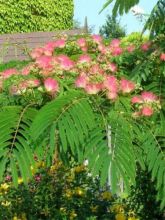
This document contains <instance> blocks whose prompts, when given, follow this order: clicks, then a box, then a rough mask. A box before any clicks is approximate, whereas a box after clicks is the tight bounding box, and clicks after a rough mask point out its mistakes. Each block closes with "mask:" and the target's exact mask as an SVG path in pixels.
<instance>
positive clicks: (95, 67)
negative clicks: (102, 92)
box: [89, 64, 104, 77]
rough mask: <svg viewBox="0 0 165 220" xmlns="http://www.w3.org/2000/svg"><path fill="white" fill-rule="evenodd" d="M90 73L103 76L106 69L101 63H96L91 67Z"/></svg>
mask: <svg viewBox="0 0 165 220" xmlns="http://www.w3.org/2000/svg"><path fill="white" fill-rule="evenodd" d="M89 73H90V75H97V76H98V77H101V76H102V75H103V74H104V70H103V69H102V68H101V67H100V65H99V64H94V65H92V66H91V67H90V69H89Z"/></svg>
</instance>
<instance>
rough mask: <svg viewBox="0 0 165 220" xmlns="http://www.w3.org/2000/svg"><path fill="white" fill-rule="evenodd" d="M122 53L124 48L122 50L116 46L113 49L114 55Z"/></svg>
mask: <svg viewBox="0 0 165 220" xmlns="http://www.w3.org/2000/svg"><path fill="white" fill-rule="evenodd" d="M122 53H123V50H122V48H121V47H115V48H113V50H112V55H113V56H119V55H121V54H122Z"/></svg>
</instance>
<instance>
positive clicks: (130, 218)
mask: <svg viewBox="0 0 165 220" xmlns="http://www.w3.org/2000/svg"><path fill="white" fill-rule="evenodd" d="M128 220H139V219H138V218H135V216H132V217H128Z"/></svg>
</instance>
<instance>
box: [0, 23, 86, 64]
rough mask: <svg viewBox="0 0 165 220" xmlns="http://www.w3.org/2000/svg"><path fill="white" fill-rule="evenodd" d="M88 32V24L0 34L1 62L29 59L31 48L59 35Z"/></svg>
mask: <svg viewBox="0 0 165 220" xmlns="http://www.w3.org/2000/svg"><path fill="white" fill-rule="evenodd" d="M87 32H88V29H87V25H86V26H84V28H82V29H75V30H64V31H55V32H33V33H20V34H3V35H0V62H9V61H11V60H27V59H29V56H28V51H29V50H31V49H33V48H35V47H38V46H42V45H44V44H45V43H47V42H49V41H52V40H54V39H57V38H58V37H59V35H63V34H67V35H68V36H73V35H80V34H85V33H87Z"/></svg>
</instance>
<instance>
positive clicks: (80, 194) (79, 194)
mask: <svg viewBox="0 0 165 220" xmlns="http://www.w3.org/2000/svg"><path fill="white" fill-rule="evenodd" d="M75 194H76V195H77V196H83V195H84V190H83V189H82V188H80V187H76V188H75Z"/></svg>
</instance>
